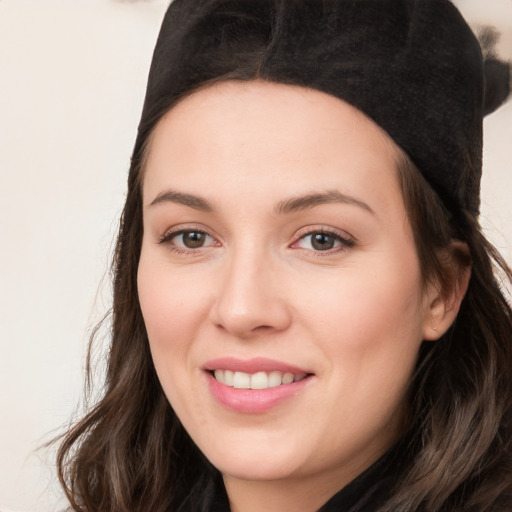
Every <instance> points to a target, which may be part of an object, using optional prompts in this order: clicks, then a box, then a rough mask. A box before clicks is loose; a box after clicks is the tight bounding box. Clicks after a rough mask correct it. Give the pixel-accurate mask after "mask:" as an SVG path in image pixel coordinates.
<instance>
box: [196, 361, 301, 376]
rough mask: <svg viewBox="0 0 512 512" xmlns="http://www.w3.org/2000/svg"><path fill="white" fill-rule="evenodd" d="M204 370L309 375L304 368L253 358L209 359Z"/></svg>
mask: <svg viewBox="0 0 512 512" xmlns="http://www.w3.org/2000/svg"><path fill="white" fill-rule="evenodd" d="M203 369H204V370H208V371H213V370H231V371H233V372H244V373H251V374H252V373H257V372H282V373H293V374H296V375H300V374H304V373H306V374H308V373H311V372H309V371H308V370H306V369H304V368H299V367H298V366H294V365H291V364H288V363H284V362H282V361H277V360H275V359H268V358H266V357H255V358H252V359H237V358H234V357H219V358H217V359H211V360H209V361H207V362H206V363H205V364H204V365H203Z"/></svg>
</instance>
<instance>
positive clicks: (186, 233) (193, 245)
mask: <svg viewBox="0 0 512 512" xmlns="http://www.w3.org/2000/svg"><path fill="white" fill-rule="evenodd" d="M160 243H162V244H169V245H170V247H171V248H172V247H174V248H175V249H176V250H184V249H201V248H202V247H207V246H211V245H214V244H215V240H214V238H212V237H211V236H210V235H208V233H205V232H204V231H199V230H195V229H183V230H180V231H175V232H174V233H169V234H168V235H165V236H163V237H162V239H161V241H160Z"/></svg>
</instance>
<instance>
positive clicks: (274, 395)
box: [206, 372, 312, 414]
mask: <svg viewBox="0 0 512 512" xmlns="http://www.w3.org/2000/svg"><path fill="white" fill-rule="evenodd" d="M206 376H207V380H208V386H209V388H210V392H211V393H212V395H213V396H214V397H215V399H216V400H217V401H218V402H219V403H220V404H221V405H223V406H224V407H226V408H228V409H230V410H232V411H235V412H239V413H245V414H258V413H263V412H267V411H270V410H271V409H273V408H275V407H277V406H278V405H280V404H281V403H282V402H284V401H287V400H289V399H291V398H293V397H294V396H296V395H298V394H299V393H300V392H301V391H302V390H303V389H304V387H305V386H307V385H308V383H309V382H310V381H311V378H312V377H311V376H309V377H305V378H304V379H302V380H299V381H298V382H292V383H291V384H282V385H280V386H275V387H272V388H266V389H238V388H234V387H231V386H226V385H225V384H222V383H220V382H219V381H218V380H217V379H215V377H214V376H213V375H212V374H211V373H210V372H206Z"/></svg>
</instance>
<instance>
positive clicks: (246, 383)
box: [213, 369, 307, 389]
mask: <svg viewBox="0 0 512 512" xmlns="http://www.w3.org/2000/svg"><path fill="white" fill-rule="evenodd" d="M213 375H214V377H215V379H216V380H217V381H218V382H220V383H221V384H224V385H225V386H230V387H233V388H237V389H267V388H275V387H277V386H282V385H286V384H292V383H293V382H299V381H301V380H302V379H304V378H306V376H307V374H306V373H299V374H294V373H290V372H280V371H272V372H264V371H260V372H256V373H245V372H240V371H232V370H220V369H218V370H214V371H213Z"/></svg>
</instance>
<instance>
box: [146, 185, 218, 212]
mask: <svg viewBox="0 0 512 512" xmlns="http://www.w3.org/2000/svg"><path fill="white" fill-rule="evenodd" d="M161 203H178V204H182V205H184V206H188V207H190V208H193V209H194V210H199V211H202V212H213V211H215V208H214V207H213V205H212V204H211V203H210V202H209V201H207V200H206V199H204V198H202V197H199V196H195V195H193V194H184V193H183V192H177V191H175V190H166V191H165V192H161V193H160V194H158V195H157V196H156V197H155V199H153V201H151V203H150V204H149V206H154V205H157V204H161Z"/></svg>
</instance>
